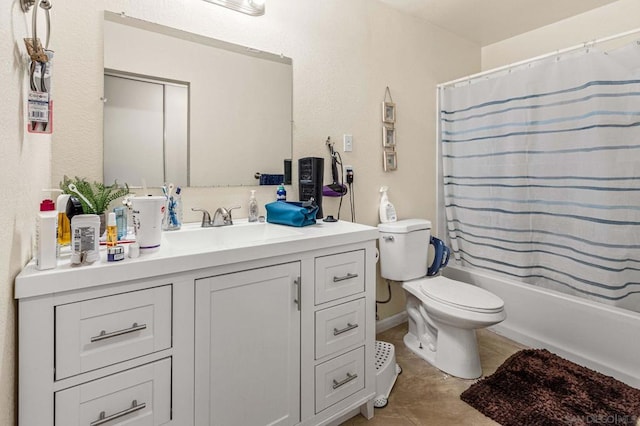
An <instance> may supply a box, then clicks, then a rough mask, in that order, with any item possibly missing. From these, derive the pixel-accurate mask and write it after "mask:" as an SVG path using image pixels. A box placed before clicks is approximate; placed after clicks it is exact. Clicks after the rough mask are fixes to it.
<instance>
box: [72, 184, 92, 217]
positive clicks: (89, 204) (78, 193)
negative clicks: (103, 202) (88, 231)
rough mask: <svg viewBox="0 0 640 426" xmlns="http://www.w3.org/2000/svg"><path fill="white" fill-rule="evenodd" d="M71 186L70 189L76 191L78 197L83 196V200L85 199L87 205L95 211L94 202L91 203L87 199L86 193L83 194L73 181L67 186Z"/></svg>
mask: <svg viewBox="0 0 640 426" xmlns="http://www.w3.org/2000/svg"><path fill="white" fill-rule="evenodd" d="M67 188H69V191H71V192H73V193H75V194H76V195H77V196H78V197H80V198H82V201H84V202H85V203H87V205H88V206H89V207H90V208H91V210H93V211H95V210H96V209H95V207H93V204H91V203H90V202H89V200H87V199H86V197H85V196H84V195H82V194H81V193H80V191H78V188H76V186H75V185H74V184H73V183H70V184H69V186H68V187H67Z"/></svg>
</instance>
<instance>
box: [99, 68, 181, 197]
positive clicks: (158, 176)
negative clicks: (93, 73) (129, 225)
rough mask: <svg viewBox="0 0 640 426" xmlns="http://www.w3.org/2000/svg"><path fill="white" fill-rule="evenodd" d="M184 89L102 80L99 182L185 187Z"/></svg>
mask: <svg viewBox="0 0 640 426" xmlns="http://www.w3.org/2000/svg"><path fill="white" fill-rule="evenodd" d="M188 90H189V89H188V87H187V86H183V85H174V84H167V83H163V82H161V81H158V82H155V81H151V80H142V79H136V78H131V77H123V76H115V75H106V74H105V76H104V93H105V98H106V102H105V105H104V142H105V143H104V182H105V183H106V184H110V183H112V182H113V181H114V180H116V179H117V181H118V182H119V183H124V182H126V183H128V184H129V185H140V184H142V181H143V179H144V181H145V183H146V185H148V186H155V187H158V186H161V185H163V184H164V183H165V182H173V183H175V184H176V185H188V182H187V168H186V167H185V166H180V167H178V166H177V165H178V164H180V165H186V164H187V141H188V103H189V101H188V96H189V94H188Z"/></svg>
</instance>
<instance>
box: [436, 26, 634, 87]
mask: <svg viewBox="0 0 640 426" xmlns="http://www.w3.org/2000/svg"><path fill="white" fill-rule="evenodd" d="M638 32H640V28H636V29H633V30H629V31H625V32H622V33H618V34H614V35H611V36H608V37H603V38H598V39H595V40H592V41H585V42H583V43H580V44H578V45H575V46H572V47H566V48H564V49H560V50H555V51H553V52H549V53H545V54H544V55H540V56H535V57H533V58H529V59H525V60H523V61H519V62H514V63H512V64H508V65H503V66H501V67H497V68H493V69H490V70H487V71H482V72H479V73H476V74H471V75H468V76H466V77H462V78H458V79H455V80H451V81H447V82H445V83H440V84H438V85H437V86H436V87H437V88H438V89H442V88H445V87H448V86H454V85H456V84H458V83H462V82H465V81H469V82H470V81H471V80H475V79H478V78H481V77H485V76H488V75H491V74H496V73H499V72H501V71H506V70H509V69H512V68H517V67H520V66H523V65H526V64H530V63H532V62H537V61H541V60H543V59H546V58H550V57H552V56H557V55H562V54H565V53H568V52H573V51H574V50H580V49H584V48H586V47H588V46H595V45H596V44H600V43H605V42H607V41H611V40H615V39H618V38H622V37H626V36H629V35H632V34H635V33H638Z"/></svg>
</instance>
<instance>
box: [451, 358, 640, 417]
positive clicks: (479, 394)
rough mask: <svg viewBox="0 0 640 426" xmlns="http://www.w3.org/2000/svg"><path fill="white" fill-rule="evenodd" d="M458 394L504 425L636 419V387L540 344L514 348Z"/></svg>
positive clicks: (639, 407)
mask: <svg viewBox="0 0 640 426" xmlns="http://www.w3.org/2000/svg"><path fill="white" fill-rule="evenodd" d="M460 398H461V399H462V400H463V401H465V402H466V403H467V404H469V405H471V406H472V407H473V408H475V409H476V410H478V411H480V412H481V413H482V414H484V415H485V416H487V417H490V418H492V419H493V420H495V421H497V422H498V423H500V424H501V425H504V426H511V425H513V426H523V425H545V426H546V425H597V424H611V425H636V424H640V390H638V389H634V388H632V387H630V386H628V385H626V384H624V383H622V382H620V381H618V380H616V379H614V378H613V377H609V376H605V375H604V374H600V373H598V372H596V371H593V370H590V369H588V368H586V367H582V366H580V365H577V364H574V363H573V362H571V361H567V360H566V359H563V358H560V357H559V356H557V355H554V354H552V353H551V352H549V351H547V350H545V349H526V350H522V351H519V352H517V353H515V354H514V355H512V356H511V357H510V358H509V359H507V360H506V361H505V362H504V364H502V365H501V366H500V367H498V369H497V370H496V372H495V373H494V374H492V375H491V376H489V377H487V378H485V379H482V380H480V381H478V382H477V383H474V384H473V385H471V387H469V389H467V390H466V391H464V392H463V393H462V395H460Z"/></svg>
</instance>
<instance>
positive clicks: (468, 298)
mask: <svg viewBox="0 0 640 426" xmlns="http://www.w3.org/2000/svg"><path fill="white" fill-rule="evenodd" d="M420 290H421V291H422V293H423V294H424V295H425V296H427V297H429V298H431V299H434V300H436V301H438V302H440V303H444V304H446V305H451V306H454V307H456V308H460V309H465V310H468V311H473V312H484V313H494V312H500V311H501V310H502V309H503V308H504V301H503V300H502V299H500V298H499V297H498V296H496V295H495V294H493V293H490V292H488V291H486V290H484V289H482V288H480V287H476V286H474V285H471V284H465V283H462V282H460V281H454V280H450V279H449V278H445V277H443V276H437V277H433V278H427V279H425V280H422V283H421V284H420Z"/></svg>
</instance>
